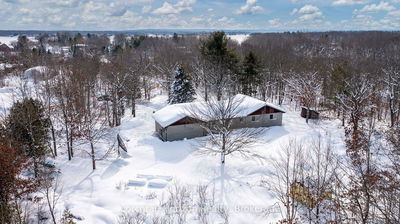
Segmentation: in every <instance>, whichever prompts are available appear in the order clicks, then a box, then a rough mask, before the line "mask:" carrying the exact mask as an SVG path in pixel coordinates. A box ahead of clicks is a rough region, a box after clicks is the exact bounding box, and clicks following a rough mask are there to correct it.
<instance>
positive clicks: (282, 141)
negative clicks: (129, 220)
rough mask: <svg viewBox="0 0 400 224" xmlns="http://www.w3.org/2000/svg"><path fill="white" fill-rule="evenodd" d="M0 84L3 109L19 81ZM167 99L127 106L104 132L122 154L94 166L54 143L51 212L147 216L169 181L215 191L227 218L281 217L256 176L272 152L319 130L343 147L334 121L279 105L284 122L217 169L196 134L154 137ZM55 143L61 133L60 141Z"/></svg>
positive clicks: (101, 217) (267, 166) (108, 218)
mask: <svg viewBox="0 0 400 224" xmlns="http://www.w3.org/2000/svg"><path fill="white" fill-rule="evenodd" d="M4 83H5V86H6V87H2V88H0V107H1V108H0V109H2V110H7V109H9V107H10V106H11V105H12V102H13V101H14V100H16V99H18V97H20V96H19V94H18V88H20V86H21V79H19V78H15V77H14V78H13V77H9V78H7V79H6V80H4ZM32 85H34V84H33V82H32V81H29V80H28V86H29V87H31V88H32ZM166 101H167V97H166V96H156V97H154V98H153V99H152V100H151V101H150V102H145V103H141V104H140V105H138V108H137V117H136V118H132V117H131V116H130V111H126V114H127V116H125V117H124V118H123V121H122V125H121V126H120V127H118V128H114V129H112V130H111V131H112V133H113V134H115V135H116V134H117V133H118V132H119V133H120V134H121V136H122V138H123V139H124V140H125V141H126V142H125V144H126V146H127V148H128V153H126V154H122V155H121V156H120V157H117V156H116V155H112V156H110V157H108V158H107V159H105V160H101V161H98V162H97V169H96V170H95V171H92V164H91V159H90V158H89V156H88V155H87V154H86V153H84V152H83V151H76V155H75V157H74V158H73V159H72V161H68V159H67V155H66V150H65V149H63V148H62V147H59V150H58V151H59V156H58V157H57V158H56V159H55V160H54V163H55V164H56V166H57V168H59V169H60V171H61V184H62V186H63V188H62V193H61V199H60V203H59V205H58V206H59V207H58V210H57V212H58V215H61V212H62V210H63V209H64V207H67V208H69V209H70V210H71V211H72V213H73V214H74V215H76V216H79V217H82V218H83V220H81V221H79V223H96V224H102V223H116V222H117V218H118V215H119V214H120V213H121V211H122V209H124V208H140V209H142V210H143V208H147V209H148V214H149V215H151V213H152V212H151V211H152V210H154V209H157V208H159V207H160V201H162V200H165V198H166V197H167V195H168V189H169V187H171V186H173V185H174V183H177V182H178V183H180V184H181V185H184V186H187V187H188V188H189V189H190V190H191V191H192V192H193V194H195V193H194V192H195V190H196V188H197V186H198V185H200V184H202V185H208V186H209V188H210V189H214V191H215V203H216V204H217V205H228V206H230V208H233V209H232V210H231V211H230V223H232V224H238V223H266V222H275V221H277V220H278V219H279V218H280V217H281V216H280V213H279V206H278V207H277V204H276V202H277V200H276V199H275V198H273V196H272V194H271V192H270V191H268V189H266V188H265V187H264V186H262V185H261V182H262V181H268V177H269V176H270V173H271V170H272V169H271V163H270V161H271V160H272V159H273V158H276V156H277V155H279V152H280V151H281V147H282V146H284V145H286V144H287V143H288V142H289V140H291V139H296V140H297V141H298V142H301V143H303V144H307V142H310V141H312V140H315V139H316V138H317V137H318V136H321V137H322V139H325V140H330V141H331V144H332V146H334V147H335V148H336V149H337V150H338V151H339V153H340V152H343V151H344V143H343V138H344V136H343V135H344V131H343V129H342V127H341V126H340V121H337V120H321V121H319V122H312V121H310V124H306V122H305V120H304V119H303V118H301V117H300V116H299V114H300V112H299V111H293V108H292V107H289V106H284V108H283V109H285V110H286V111H287V113H285V114H284V116H283V126H279V127H270V128H265V132H264V133H263V135H262V136H260V137H259V143H258V144H257V145H256V146H254V147H253V148H252V149H251V150H253V151H254V153H255V154H257V156H253V157H251V158H243V157H241V156H240V155H235V154H233V155H230V156H228V157H227V160H226V165H225V167H224V169H222V167H221V165H220V158H219V156H215V155H204V154H201V153H199V152H198V151H199V150H198V147H199V144H198V139H191V140H185V141H176V142H162V141H161V140H160V139H159V138H157V137H156V135H155V134H154V119H153V118H152V114H153V112H154V111H156V110H159V109H161V108H162V107H164V106H165V105H166ZM205 138H206V137H205ZM62 142H63V139H60V140H59V143H62ZM80 147H83V146H80ZM97 147H98V148H97V149H96V150H97V151H98V152H100V151H104V150H105V148H106V144H98V145H97ZM305 148H307V147H305ZM75 150H78V148H77V149H75ZM193 203H195V202H193ZM261 209H264V210H268V209H270V211H271V212H272V213H270V214H269V215H266V216H265V215H262V214H261V212H260V211H261ZM281 209H283V208H281ZM194 218H195V217H194V216H189V217H188V221H189V223H198V221H196V220H195V219H194Z"/></svg>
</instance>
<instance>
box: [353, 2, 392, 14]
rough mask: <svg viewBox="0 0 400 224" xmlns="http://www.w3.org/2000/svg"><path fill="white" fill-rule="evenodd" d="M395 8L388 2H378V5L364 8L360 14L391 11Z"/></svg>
mask: <svg viewBox="0 0 400 224" xmlns="http://www.w3.org/2000/svg"><path fill="white" fill-rule="evenodd" d="M395 9H396V8H395V7H394V6H392V5H390V4H389V3H388V2H380V3H379V4H371V5H366V6H364V7H363V8H362V9H361V10H359V11H360V12H379V11H393V10H395Z"/></svg>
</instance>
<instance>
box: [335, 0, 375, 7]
mask: <svg viewBox="0 0 400 224" xmlns="http://www.w3.org/2000/svg"><path fill="white" fill-rule="evenodd" d="M370 2H371V0H335V1H334V2H333V3H332V5H334V6H343V5H361V4H368V3H370Z"/></svg>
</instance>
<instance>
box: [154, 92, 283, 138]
mask: <svg viewBox="0 0 400 224" xmlns="http://www.w3.org/2000/svg"><path fill="white" fill-rule="evenodd" d="M234 100H236V101H237V102H240V105H238V107H237V110H238V113H235V114H236V115H235V117H234V118H233V119H232V128H233V129H239V128H259V127H269V126H280V125H282V115H283V113H285V111H284V110H283V109H282V108H280V107H278V106H276V105H274V104H271V103H267V102H264V101H261V100H258V99H256V98H253V97H250V96H246V95H242V94H238V95H236V96H235V97H234ZM199 106H201V104H199V103H198V102H194V103H181V104H173V105H168V106H166V107H164V108H162V109H161V110H159V111H157V112H155V113H154V114H153V118H154V120H155V131H156V133H157V135H158V136H159V137H160V138H161V139H162V140H163V141H175V140H182V139H185V138H187V139H189V138H196V137H201V136H205V135H207V132H206V130H204V128H203V127H202V125H201V123H204V122H209V121H205V120H196V119H194V118H193V115H192V112H191V110H192V108H195V107H199Z"/></svg>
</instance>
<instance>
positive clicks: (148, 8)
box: [142, 5, 151, 13]
mask: <svg viewBox="0 0 400 224" xmlns="http://www.w3.org/2000/svg"><path fill="white" fill-rule="evenodd" d="M150 11H151V5H145V6H143V7H142V13H149V12H150Z"/></svg>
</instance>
